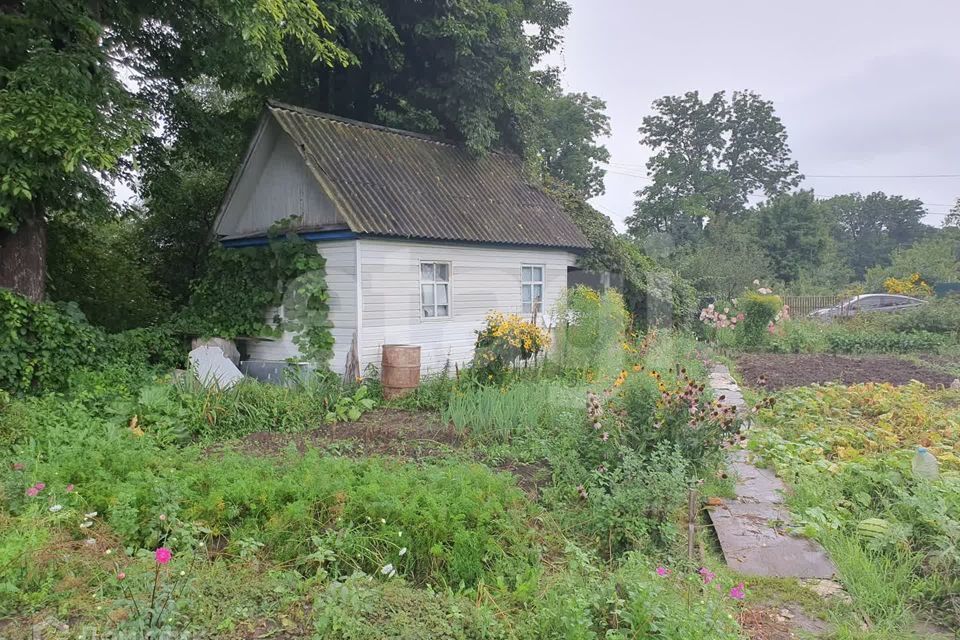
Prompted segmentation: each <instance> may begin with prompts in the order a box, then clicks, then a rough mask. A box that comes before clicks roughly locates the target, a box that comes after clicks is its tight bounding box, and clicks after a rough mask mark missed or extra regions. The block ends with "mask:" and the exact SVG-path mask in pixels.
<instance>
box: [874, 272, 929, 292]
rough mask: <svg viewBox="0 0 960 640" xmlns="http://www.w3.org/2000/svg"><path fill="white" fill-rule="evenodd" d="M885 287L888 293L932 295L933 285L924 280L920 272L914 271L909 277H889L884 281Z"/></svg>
mask: <svg viewBox="0 0 960 640" xmlns="http://www.w3.org/2000/svg"><path fill="white" fill-rule="evenodd" d="M883 288H884V289H886V291H887V293H895V294H898V295H902V296H920V297H926V296H932V295H933V287H931V286H930V285H929V284H927V283H926V282H924V281H923V279H922V278H921V277H920V274H919V273H914V274H913V275H911V276H910V277H909V278H893V277H890V278H887V279H886V280H884V281H883Z"/></svg>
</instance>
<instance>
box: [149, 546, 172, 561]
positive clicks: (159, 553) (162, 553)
mask: <svg viewBox="0 0 960 640" xmlns="http://www.w3.org/2000/svg"><path fill="white" fill-rule="evenodd" d="M153 557H154V558H156V560H157V564H167V563H168V562H170V558H172V557H173V553H171V551H170V549H167V548H166V547H160V548H159V549H157V550H156V551H154V552H153Z"/></svg>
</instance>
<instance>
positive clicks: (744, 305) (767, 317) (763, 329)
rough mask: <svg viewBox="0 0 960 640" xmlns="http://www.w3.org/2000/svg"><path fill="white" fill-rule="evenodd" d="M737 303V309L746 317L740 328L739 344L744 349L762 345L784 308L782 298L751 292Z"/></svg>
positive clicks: (738, 332) (738, 333) (738, 334)
mask: <svg viewBox="0 0 960 640" xmlns="http://www.w3.org/2000/svg"><path fill="white" fill-rule="evenodd" d="M737 302H738V304H737V308H738V309H739V310H740V312H741V313H743V315H744V318H743V320H742V321H741V322H740V324H739V326H738V331H737V338H738V344H740V345H741V346H744V347H758V346H760V345H762V344H763V343H765V342H766V340H767V337H768V336H769V334H770V327H771V326H773V323H774V321H775V320H776V318H777V314H778V313H780V310H781V309H782V308H783V301H782V300H781V299H780V296H776V295H773V294H769V293H767V294H764V293H759V292H755V291H749V292H747V293H745V294H743V295H742V296H740V298H739V299H738V301H737Z"/></svg>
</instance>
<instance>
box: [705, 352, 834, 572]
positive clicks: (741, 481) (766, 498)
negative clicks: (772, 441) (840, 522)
mask: <svg viewBox="0 0 960 640" xmlns="http://www.w3.org/2000/svg"><path fill="white" fill-rule="evenodd" d="M710 386H711V387H712V388H713V390H714V395H717V396H719V395H725V396H726V399H725V401H726V402H727V403H728V404H732V405H734V406H736V407H737V409H738V411H741V412H743V411H746V404H745V403H744V400H743V395H742V393H741V392H740V389H739V387H738V386H737V384H736V382H735V381H733V377H732V376H731V375H730V371H729V370H728V369H727V368H726V367H725V366H723V365H716V366H715V367H714V368H713V369H712V370H711V372H710ZM727 467H728V469H729V471H730V472H731V473H732V474H733V475H734V476H735V477H736V478H737V482H736V486H735V492H736V495H737V497H736V499H735V500H728V501H726V502H724V504H722V505H720V506H717V507H712V508H710V509H709V514H710V520H711V521H712V522H713V527H714V530H715V531H716V534H717V538H718V539H719V541H720V548H721V549H722V551H723V556H724V558H725V559H726V561H727V566H729V567H730V568H731V569H733V570H734V571H737V572H738V573H742V574H745V575H752V576H770V577H778V578H791V577H792V578H820V579H827V578H832V577H833V575H834V574H835V573H836V568H835V567H834V565H833V562H832V561H831V560H830V558H829V557H828V556H827V553H826V551H825V550H824V549H823V547H822V546H820V544H818V543H817V542H815V541H813V540H809V539H807V538H799V537H796V536H792V535H789V534H788V533H786V532H787V530H788V529H789V525H790V512H789V511H788V510H787V508H786V506H785V505H784V494H785V493H786V491H787V487H786V485H784V484H783V481H782V480H780V479H779V478H778V477H777V476H776V474H774V473H773V471H771V470H769V469H760V468H758V467H756V466H754V465H752V464H750V461H749V458H748V456H747V452H746V451H743V450H742V449H738V450H735V451H732V452H731V453H730V454H729V455H728V457H727Z"/></svg>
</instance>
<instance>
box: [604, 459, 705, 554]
mask: <svg viewBox="0 0 960 640" xmlns="http://www.w3.org/2000/svg"><path fill="white" fill-rule="evenodd" d="M618 458H619V462H618V464H617V465H616V467H614V468H613V469H606V468H604V470H603V471H601V472H599V473H597V474H596V479H595V481H594V482H592V483H590V486H589V488H588V496H587V501H588V503H589V505H590V513H591V517H590V519H589V527H588V528H589V529H590V531H591V532H592V533H593V534H594V535H595V536H596V537H597V539H599V540H601V541H602V543H601V547H602V548H603V551H604V552H605V554H606V555H607V556H608V557H610V558H613V557H616V556H617V555H619V554H621V553H623V552H624V551H627V550H630V549H635V550H643V549H647V548H649V547H650V546H651V545H657V546H660V547H666V546H668V545H669V544H670V543H672V542H673V541H674V540H675V538H676V535H677V526H676V522H677V521H678V518H677V517H676V516H677V512H678V511H679V510H680V509H681V508H682V506H683V505H684V504H685V498H686V496H687V487H688V482H689V481H688V473H689V471H690V469H689V466H690V465H689V463H688V462H687V460H686V459H685V458H684V456H683V454H682V453H681V452H680V450H679V448H678V447H676V446H671V445H668V444H666V443H661V444H659V445H657V446H656V447H655V448H654V449H653V450H652V451H651V452H650V453H649V454H648V455H646V456H639V455H637V454H636V453H635V452H634V451H633V450H631V449H628V448H625V447H624V448H621V450H620V452H619V455H618Z"/></svg>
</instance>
